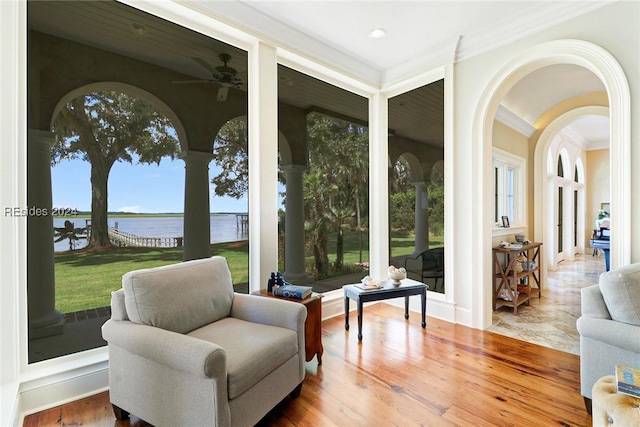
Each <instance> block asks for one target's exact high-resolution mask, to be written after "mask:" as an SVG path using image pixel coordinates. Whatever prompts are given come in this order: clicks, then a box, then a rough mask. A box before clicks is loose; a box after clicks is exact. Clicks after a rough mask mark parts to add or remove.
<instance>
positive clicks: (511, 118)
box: [496, 104, 536, 138]
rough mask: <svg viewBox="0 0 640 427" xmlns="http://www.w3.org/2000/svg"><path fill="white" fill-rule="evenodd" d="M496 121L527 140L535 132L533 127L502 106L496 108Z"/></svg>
mask: <svg viewBox="0 0 640 427" xmlns="http://www.w3.org/2000/svg"><path fill="white" fill-rule="evenodd" d="M496 120H497V121H499V122H500V123H502V124H503V125H505V126H508V127H510V128H511V129H513V130H515V131H516V132H518V133H521V134H523V135H525V136H526V137H527V138H531V135H533V134H534V133H535V131H536V128H535V126H533V125H532V124H530V123H529V122H527V121H526V120H524V119H523V118H522V117H520V116H518V115H517V114H516V113H514V112H513V111H511V110H510V109H508V108H507V107H505V106H504V105H502V104H500V105H499V106H498V111H496Z"/></svg>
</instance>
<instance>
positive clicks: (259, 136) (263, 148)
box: [248, 42, 278, 292]
mask: <svg viewBox="0 0 640 427" xmlns="http://www.w3.org/2000/svg"><path fill="white" fill-rule="evenodd" d="M249 88H250V89H249V95H248V96H249V123H248V124H249V292H253V291H256V290H258V289H260V288H264V287H266V284H267V280H268V279H269V273H270V272H272V271H275V270H276V269H277V268H278V62H277V56H276V49H275V48H274V47H272V46H269V45H266V44H264V43H262V42H260V43H257V44H256V45H254V46H252V47H251V49H250V50H249Z"/></svg>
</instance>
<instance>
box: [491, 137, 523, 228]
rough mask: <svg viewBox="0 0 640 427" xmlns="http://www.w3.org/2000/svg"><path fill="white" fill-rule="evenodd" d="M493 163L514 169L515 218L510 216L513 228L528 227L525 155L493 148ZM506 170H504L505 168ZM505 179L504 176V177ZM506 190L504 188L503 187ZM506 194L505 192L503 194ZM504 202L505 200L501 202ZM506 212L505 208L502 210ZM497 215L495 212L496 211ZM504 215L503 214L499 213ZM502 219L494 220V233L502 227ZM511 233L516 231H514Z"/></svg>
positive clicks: (503, 185) (503, 184) (494, 165)
mask: <svg viewBox="0 0 640 427" xmlns="http://www.w3.org/2000/svg"><path fill="white" fill-rule="evenodd" d="M491 150H492V153H491V160H492V162H491V164H492V165H493V167H494V168H495V167H496V165H498V166H499V167H500V166H501V167H502V168H504V167H506V168H511V169H513V171H514V181H515V185H514V189H513V194H514V197H513V198H514V200H513V218H509V221H510V225H511V228H510V229H513V227H514V226H515V227H526V226H527V225H528V218H527V209H526V206H527V197H526V194H527V175H528V174H527V161H526V159H524V158H523V157H520V156H517V155H515V154H513V153H510V152H508V151H505V150H501V149H500V148H497V147H492V148H491ZM503 172H504V170H503ZM503 179H504V177H503ZM501 184H502V187H505V186H506V184H505V183H504V182H502V183H501ZM503 192H504V189H503ZM503 195H504V194H503ZM500 203H501V204H504V200H502V201H501V202H500ZM503 208H504V206H503ZM500 213H502V214H504V213H505V212H504V209H503V211H502V212H500ZM494 215H495V212H494ZM499 216H502V215H499ZM499 224H501V223H500V221H498V222H494V225H493V235H494V236H495V235H496V230H498V229H500V228H501V227H499ZM511 233H514V232H513V231H512V232H511Z"/></svg>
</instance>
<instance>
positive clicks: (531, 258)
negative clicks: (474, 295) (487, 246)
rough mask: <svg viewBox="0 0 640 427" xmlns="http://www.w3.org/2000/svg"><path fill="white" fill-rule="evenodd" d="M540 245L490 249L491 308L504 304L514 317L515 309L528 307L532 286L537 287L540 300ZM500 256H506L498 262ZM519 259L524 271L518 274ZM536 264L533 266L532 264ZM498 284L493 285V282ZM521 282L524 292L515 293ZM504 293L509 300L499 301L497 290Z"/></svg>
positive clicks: (517, 291) (532, 243) (535, 243)
mask: <svg viewBox="0 0 640 427" xmlns="http://www.w3.org/2000/svg"><path fill="white" fill-rule="evenodd" d="M541 246H542V243H538V242H529V243H527V244H526V245H522V246H520V247H513V246H510V247H506V248H502V247H497V248H493V249H492V251H493V282H494V283H493V309H494V310H495V309H496V308H497V306H499V305H504V306H507V307H513V314H514V315H518V307H519V306H520V305H522V304H524V303H526V304H527V305H528V304H529V299H530V298H531V293H532V292H533V288H532V286H533V285H534V284H535V285H536V287H537V288H538V298H540V290H541V288H542V275H541V274H542V268H541V265H540V263H541V262H542V255H541V253H540V250H541ZM499 255H502V256H504V257H505V259H504V260H501V259H500V257H499ZM519 256H523V257H524V259H525V264H526V265H527V269H526V270H524V269H523V270H522V271H519V270H518V269H517V268H516V265H517V263H518V261H517V259H518V257H519ZM533 264H535V266H534V267H532V265H533ZM496 281H497V282H498V284H497V285H495V282H496ZM521 282H522V285H524V286H523V287H522V289H523V291H522V292H520V291H519V290H518V285H519V284H520V283H521ZM503 289H505V290H506V292H507V293H508V295H509V296H510V298H511V301H507V300H504V299H501V298H500V291H502V290H503Z"/></svg>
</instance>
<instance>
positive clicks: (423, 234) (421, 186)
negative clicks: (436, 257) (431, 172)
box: [412, 182, 429, 256]
mask: <svg viewBox="0 0 640 427" xmlns="http://www.w3.org/2000/svg"><path fill="white" fill-rule="evenodd" d="M412 184H413V186H414V187H415V188H416V209H415V232H414V233H415V247H414V250H413V256H416V255H418V254H419V253H421V252H422V251H424V250H425V249H428V247H429V236H428V231H429V215H428V210H427V208H428V207H429V199H428V197H427V191H426V189H427V184H426V183H424V182H412Z"/></svg>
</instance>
